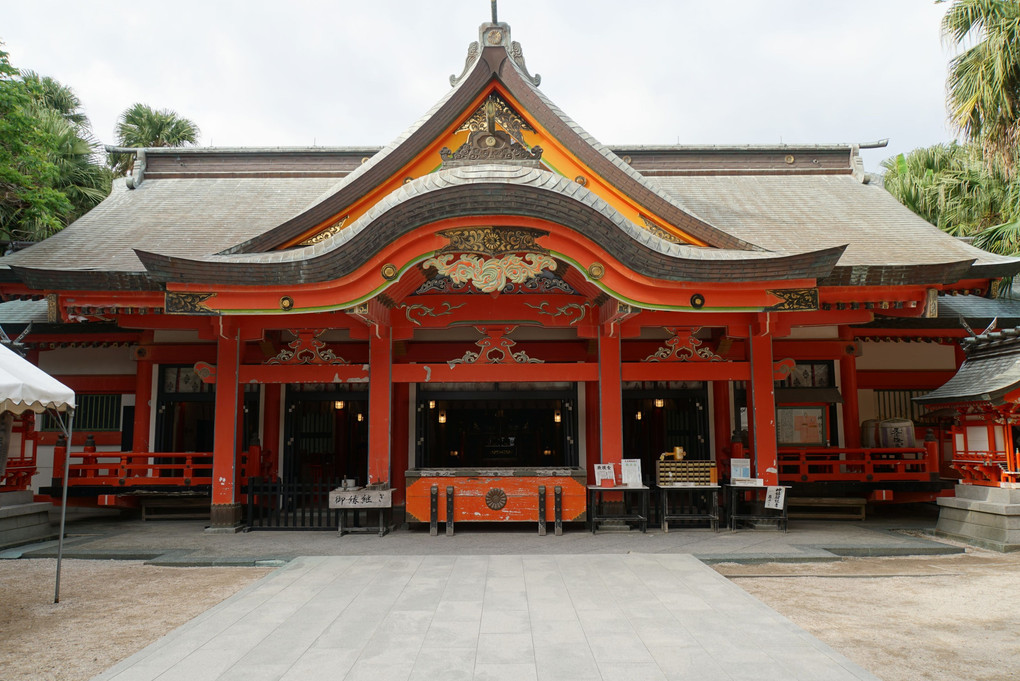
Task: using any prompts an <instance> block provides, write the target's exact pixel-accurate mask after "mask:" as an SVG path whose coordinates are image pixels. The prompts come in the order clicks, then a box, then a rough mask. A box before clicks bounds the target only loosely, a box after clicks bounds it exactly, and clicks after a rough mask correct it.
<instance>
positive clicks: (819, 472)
mask: <svg viewBox="0 0 1020 681" xmlns="http://www.w3.org/2000/svg"><path fill="white" fill-rule="evenodd" d="M938 479H939V457H938V443H937V442H926V443H925V446H924V447H917V448H909V449H892V448H839V447H780V448H779V481H780V482H781V483H798V482H878V483H881V482H932V481H935V480H938Z"/></svg>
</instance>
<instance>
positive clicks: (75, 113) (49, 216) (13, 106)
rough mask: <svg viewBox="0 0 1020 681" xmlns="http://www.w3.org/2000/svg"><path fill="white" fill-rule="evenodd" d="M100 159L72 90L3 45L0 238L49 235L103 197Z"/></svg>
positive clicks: (105, 180)
mask: <svg viewBox="0 0 1020 681" xmlns="http://www.w3.org/2000/svg"><path fill="white" fill-rule="evenodd" d="M101 161H102V158H101V154H100V150H99V144H98V142H96V141H95V139H94V138H93V136H92V132H91V129H90V125H89V121H88V117H87V116H86V115H85V113H84V112H83V111H82V110H81V102H80V100H79V99H78V97H77V96H76V95H75V94H74V91H73V90H71V89H70V88H68V87H66V86H64V85H61V84H60V83H58V82H57V81H55V80H53V79H52V78H49V77H45V76H39V75H38V74H36V73H35V72H33V71H25V72H23V73H19V72H18V70H17V69H15V68H14V67H13V66H12V65H11V64H10V61H9V57H8V55H7V53H6V52H3V51H0V239H6V240H8V241H36V240H40V239H44V238H46V237H47V236H50V235H51V234H53V233H55V232H57V231H59V230H60V229H62V228H63V227H65V226H66V225H67V224H69V223H70V222H72V221H73V220H75V219H77V218H78V217H79V216H81V215H82V214H83V213H85V212H86V211H88V210H89V209H91V208H92V207H93V206H95V205H96V204H98V203H99V202H100V201H102V200H103V199H104V198H105V197H106V196H107V195H108V194H109V193H110V181H111V173H110V171H109V170H108V169H107V168H105V167H104V166H103V164H102V162H101Z"/></svg>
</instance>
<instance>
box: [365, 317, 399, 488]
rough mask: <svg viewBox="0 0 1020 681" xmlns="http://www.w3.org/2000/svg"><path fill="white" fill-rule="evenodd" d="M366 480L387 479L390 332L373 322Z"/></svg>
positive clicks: (388, 328) (391, 342) (391, 394)
mask: <svg viewBox="0 0 1020 681" xmlns="http://www.w3.org/2000/svg"><path fill="white" fill-rule="evenodd" d="M368 364H369V367H368V482H369V484H373V483H377V482H389V481H390V443H391V423H392V421H391V414H392V412H393V334H392V332H391V330H390V327H389V326H384V325H382V324H376V325H374V326H373V327H372V329H371V331H370V332H369V341H368Z"/></svg>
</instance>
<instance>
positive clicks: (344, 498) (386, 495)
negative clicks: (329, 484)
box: [329, 489, 393, 508]
mask: <svg viewBox="0 0 1020 681" xmlns="http://www.w3.org/2000/svg"><path fill="white" fill-rule="evenodd" d="M392 506H393V490H391V489H354V490H351V489H335V490H333V491H332V492H330V493H329V507H330V508H390V507H392Z"/></svg>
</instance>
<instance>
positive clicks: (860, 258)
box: [653, 175, 1020, 285]
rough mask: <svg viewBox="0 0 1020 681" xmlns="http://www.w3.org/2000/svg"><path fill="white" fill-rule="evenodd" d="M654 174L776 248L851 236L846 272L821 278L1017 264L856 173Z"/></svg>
mask: <svg viewBox="0 0 1020 681" xmlns="http://www.w3.org/2000/svg"><path fill="white" fill-rule="evenodd" d="M653 181H654V182H655V184H657V185H658V186H659V187H661V188H662V189H663V190H665V191H668V192H669V193H670V194H674V195H676V196H682V197H683V198H684V201H685V202H686V203H687V204H688V205H690V206H691V207H692V208H693V209H694V210H695V211H696V212H698V213H699V214H701V215H704V216H705V217H706V218H707V219H709V220H711V221H712V223H713V224H715V225H717V226H718V227H719V228H721V229H725V230H726V231H728V232H731V233H733V234H734V235H735V236H737V237H738V238H741V239H744V240H746V241H750V242H753V243H756V244H758V245H759V246H761V247H762V248H764V249H767V250H769V251H772V252H775V253H787V254H790V253H800V252H803V251H804V250H807V249H821V248H830V247H832V246H836V245H841V244H848V247H847V249H846V252H845V253H844V254H843V257H842V258H840V261H839V265H838V266H837V271H836V272H835V273H834V274H835V275H836V276H841V277H842V279H843V280H832V281H821V282H819V284H822V285H824V284H832V285H848V284H852V283H855V282H854V281H853V280H852V278H853V274H852V270H854V269H855V268H856V270H857V273H858V275H857V276H858V279H859V278H860V277H861V276H864V273H865V270H872V271H874V272H878V271H879V269H884V270H886V271H890V272H893V271H895V270H896V268H900V269H902V268H911V269H914V270H918V268H921V267H923V266H926V265H927V266H945V265H948V264H953V267H952V268H951V270H952V271H947V275H949V276H951V277H956V278H965V277H974V278H983V277H990V276H991V277H995V276H1003V275H1006V274H1009V273H1011V272H1015V271H1016V270H1017V269H1018V268H1020V262H1018V260H1017V259H1016V258H1009V257H1005V256H1000V255H995V254H993V253H989V252H988V251H982V250H980V249H977V248H974V247H973V246H971V245H969V244H967V243H964V242H963V241H961V240H959V239H957V238H955V237H952V236H949V235H948V234H946V233H944V232H942V231H940V230H938V229H937V228H935V227H933V226H932V225H931V224H929V223H928V222H926V221H925V220H923V219H922V218H920V217H918V216H917V215H915V214H914V213H913V212H911V211H910V210H909V209H907V208H906V207H904V206H903V205H901V204H900V203H899V202H898V201H896V199H895V198H894V197H893V196H892V195H891V194H889V192H887V191H885V189H883V188H882V187H881V186H880V185H877V184H863V183H861V182H860V181H858V180H857V179H855V178H854V177H852V176H851V175H791V176H781V175H757V176H738V175H727V176H682V177H656V178H653ZM950 280H952V279H950ZM930 281H931V283H936V281H941V278H940V279H938V280H930ZM860 283H872V282H864V281H860ZM882 283H890V284H892V283H906V281H902V282H896V281H887V282H882Z"/></svg>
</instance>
